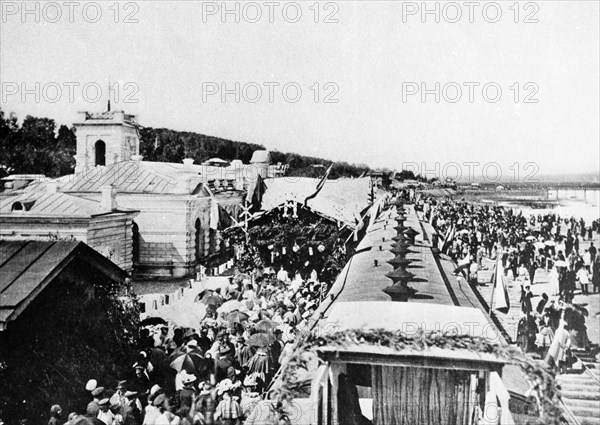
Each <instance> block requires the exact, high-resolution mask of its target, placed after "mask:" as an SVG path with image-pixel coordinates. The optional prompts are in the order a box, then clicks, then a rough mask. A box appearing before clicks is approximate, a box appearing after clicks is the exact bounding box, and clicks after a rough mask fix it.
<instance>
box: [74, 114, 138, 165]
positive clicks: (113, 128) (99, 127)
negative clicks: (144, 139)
mask: <svg viewBox="0 0 600 425" xmlns="http://www.w3.org/2000/svg"><path fill="white" fill-rule="evenodd" d="M73 126H74V127H75V130H76V134H77V154H76V155H75V161H76V164H75V172H76V173H79V172H81V171H83V170H84V169H86V168H88V167H99V166H100V167H101V166H105V165H112V164H115V163H117V162H123V161H141V159H142V157H141V156H140V138H139V132H138V122H137V116H136V115H129V114H126V113H125V112H124V111H120V110H115V111H111V110H110V108H109V110H108V111H106V112H100V113H95V112H79V119H78V122H75V123H73Z"/></svg>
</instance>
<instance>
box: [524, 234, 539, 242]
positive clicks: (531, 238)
mask: <svg viewBox="0 0 600 425" xmlns="http://www.w3.org/2000/svg"><path fill="white" fill-rule="evenodd" d="M525 240H526V241H532V242H533V241H536V240H537V238H536V237H535V236H532V235H529V236H527V237H526V238H525Z"/></svg>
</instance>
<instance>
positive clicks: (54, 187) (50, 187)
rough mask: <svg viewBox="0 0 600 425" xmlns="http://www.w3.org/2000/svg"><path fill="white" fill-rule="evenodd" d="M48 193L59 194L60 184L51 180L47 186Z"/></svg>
mask: <svg viewBox="0 0 600 425" xmlns="http://www.w3.org/2000/svg"><path fill="white" fill-rule="evenodd" d="M46 191H47V192H48V193H50V194H52V193H56V192H58V182H57V181H56V180H51V181H49V182H48V183H47V184H46Z"/></svg>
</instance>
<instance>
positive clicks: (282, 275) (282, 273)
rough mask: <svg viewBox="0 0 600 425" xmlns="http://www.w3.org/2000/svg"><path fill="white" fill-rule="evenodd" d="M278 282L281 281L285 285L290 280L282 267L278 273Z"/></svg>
mask: <svg viewBox="0 0 600 425" xmlns="http://www.w3.org/2000/svg"><path fill="white" fill-rule="evenodd" d="M277 280H280V281H281V282H284V283H287V282H288V281H289V280H290V277H289V275H288V272H287V271H285V270H284V269H283V266H281V267H280V268H279V271H278V272H277Z"/></svg>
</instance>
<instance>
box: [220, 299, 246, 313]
mask: <svg viewBox="0 0 600 425" xmlns="http://www.w3.org/2000/svg"><path fill="white" fill-rule="evenodd" d="M244 309H245V306H244V304H242V303H241V302H240V301H238V300H229V301H226V302H225V303H223V305H221V307H219V308H217V313H223V314H227V313H231V312H232V311H235V310H244Z"/></svg>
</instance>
